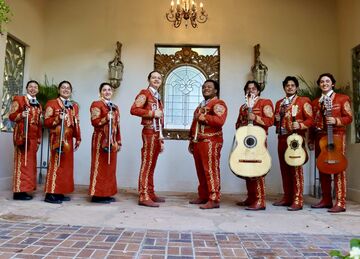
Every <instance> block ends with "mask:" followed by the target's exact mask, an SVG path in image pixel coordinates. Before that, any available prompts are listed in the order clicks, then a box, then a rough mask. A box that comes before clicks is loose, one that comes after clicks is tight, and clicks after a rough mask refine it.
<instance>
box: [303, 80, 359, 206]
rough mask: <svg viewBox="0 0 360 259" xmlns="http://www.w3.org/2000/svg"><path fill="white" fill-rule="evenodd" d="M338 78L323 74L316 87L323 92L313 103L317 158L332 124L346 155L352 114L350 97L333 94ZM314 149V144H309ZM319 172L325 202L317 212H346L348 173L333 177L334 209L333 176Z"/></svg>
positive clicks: (322, 202)
mask: <svg viewBox="0 0 360 259" xmlns="http://www.w3.org/2000/svg"><path fill="white" fill-rule="evenodd" d="M335 82H336V80H335V78H334V76H333V75H332V74H330V73H324V74H322V75H320V76H319V78H318V80H317V84H318V86H319V87H320V89H321V91H322V96H321V97H320V98H317V99H315V100H314V101H313V110H314V116H315V125H314V128H313V130H314V131H313V134H312V136H313V139H315V155H316V157H318V155H319V154H320V147H319V141H320V139H321V137H323V136H326V135H327V127H326V124H330V125H333V133H334V135H339V136H340V137H341V138H342V144H343V145H342V153H343V154H345V144H346V125H349V124H350V123H351V122H352V111H351V105H350V98H349V97H348V96H347V95H344V94H338V93H335V92H334V91H333V88H334V87H335ZM325 96H328V97H330V98H331V100H332V116H331V117H325V116H324V112H325V107H324V98H325ZM309 147H310V148H314V144H313V143H312V144H311V145H310V144H309ZM319 173H320V183H321V190H322V199H321V201H320V202H319V203H318V204H315V205H312V206H311V207H312V208H314V209H317V208H330V209H329V210H328V212H333V213H336V212H343V211H345V210H346V174H345V171H343V172H340V173H336V174H334V186H335V193H336V201H335V204H334V206H333V202H332V197H331V175H330V174H325V173H322V172H319Z"/></svg>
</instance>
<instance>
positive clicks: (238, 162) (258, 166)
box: [229, 124, 271, 177]
mask: <svg viewBox="0 0 360 259" xmlns="http://www.w3.org/2000/svg"><path fill="white" fill-rule="evenodd" d="M235 138H236V141H237V146H236V148H235V149H234V150H233V151H232V152H231V154H230V157H229V165H230V169H231V170H232V172H233V173H234V174H235V175H236V176H238V177H259V176H263V175H265V174H267V173H268V172H269V171H270V168H271V156H270V154H269V151H268V150H267V148H266V145H265V144H266V132H265V130H264V129H263V128H261V127H259V126H253V125H251V124H249V125H247V126H243V127H240V128H238V129H237V131H236V134H235Z"/></svg>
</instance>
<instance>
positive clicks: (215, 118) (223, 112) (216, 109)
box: [205, 100, 227, 127]
mask: <svg viewBox="0 0 360 259" xmlns="http://www.w3.org/2000/svg"><path fill="white" fill-rule="evenodd" d="M212 109H213V112H212V113H211V114H206V115H205V119H206V123H205V124H207V125H209V126H212V127H222V126H223V125H224V123H225V120H226V117H227V107H226V104H225V102H224V101H222V100H220V101H219V102H217V103H216V104H215V105H214V106H213V107H212Z"/></svg>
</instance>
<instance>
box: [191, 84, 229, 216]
mask: <svg viewBox="0 0 360 259" xmlns="http://www.w3.org/2000/svg"><path fill="white" fill-rule="evenodd" d="M218 93H219V83H218V82H216V81H214V80H211V79H209V80H206V81H205V82H204V84H203V86H202V94H203V96H204V98H205V100H204V101H203V102H201V103H200V105H199V106H198V107H197V108H196V110H195V112H194V119H193V122H192V124H191V128H190V143H189V152H190V153H192V154H193V156H194V160H195V167H196V172H197V176H198V179H199V186H198V198H197V199H195V200H192V201H190V202H189V203H190V204H203V205H201V206H200V208H201V209H214V208H219V207H220V152H221V148H222V144H223V134H222V126H223V125H224V123H225V120H226V116H227V107H226V104H225V102H224V101H223V100H220V99H219V98H218Z"/></svg>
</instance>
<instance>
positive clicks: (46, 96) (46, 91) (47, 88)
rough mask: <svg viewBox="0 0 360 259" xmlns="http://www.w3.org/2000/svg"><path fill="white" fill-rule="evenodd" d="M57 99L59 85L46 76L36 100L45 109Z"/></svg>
mask: <svg viewBox="0 0 360 259" xmlns="http://www.w3.org/2000/svg"><path fill="white" fill-rule="evenodd" d="M0 1H1V0H0ZM57 97H58V88H57V85H56V84H55V83H54V81H52V82H51V83H50V82H49V79H48V77H47V75H45V81H44V83H40V85H39V93H38V94H37V96H36V98H37V99H38V101H39V103H40V104H41V106H42V107H45V104H46V103H47V101H49V100H51V99H55V98H57Z"/></svg>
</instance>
